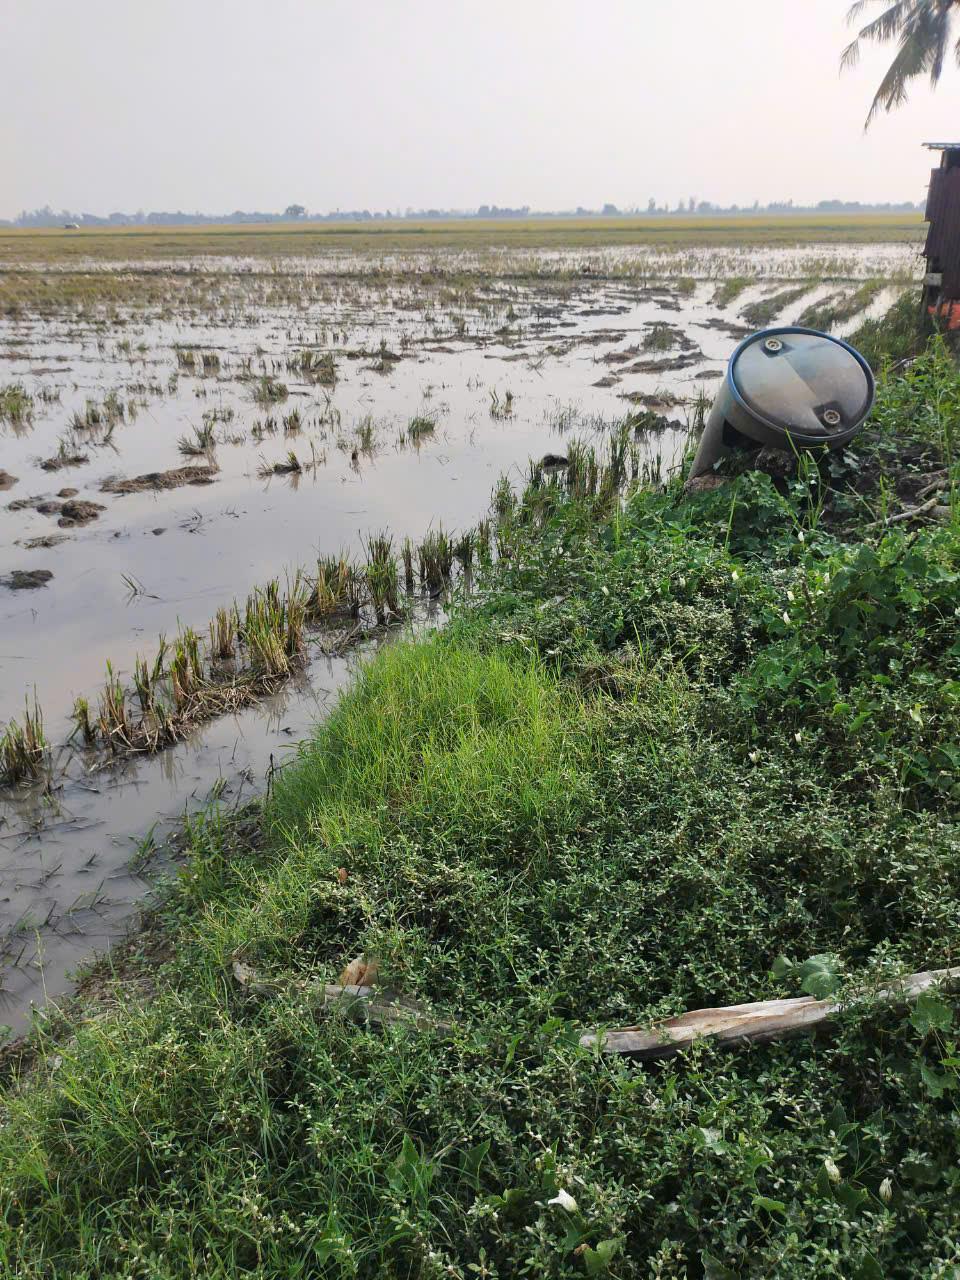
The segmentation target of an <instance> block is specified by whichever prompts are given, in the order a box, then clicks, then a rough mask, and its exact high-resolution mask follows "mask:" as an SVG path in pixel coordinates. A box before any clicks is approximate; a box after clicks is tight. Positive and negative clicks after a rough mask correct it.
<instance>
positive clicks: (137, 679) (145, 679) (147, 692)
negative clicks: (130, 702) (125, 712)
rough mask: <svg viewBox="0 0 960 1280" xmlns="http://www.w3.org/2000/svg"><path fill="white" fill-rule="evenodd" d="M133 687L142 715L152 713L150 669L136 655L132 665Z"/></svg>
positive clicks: (152, 691) (152, 697) (152, 695)
mask: <svg viewBox="0 0 960 1280" xmlns="http://www.w3.org/2000/svg"><path fill="white" fill-rule="evenodd" d="M133 687H134V691H135V692H136V695H137V701H138V702H139V703H140V710H141V711H142V712H143V714H144V715H149V714H150V713H151V712H152V711H153V704H154V688H153V679H152V672H151V669H150V668H149V667H148V666H147V664H146V662H145V660H144V659H143V658H141V657H140V655H139V654H138V655H137V657H136V659H135V660H134V664H133Z"/></svg>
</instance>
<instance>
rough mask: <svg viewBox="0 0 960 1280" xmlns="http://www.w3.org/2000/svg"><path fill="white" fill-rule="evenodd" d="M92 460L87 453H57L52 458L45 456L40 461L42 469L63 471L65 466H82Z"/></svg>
mask: <svg viewBox="0 0 960 1280" xmlns="http://www.w3.org/2000/svg"><path fill="white" fill-rule="evenodd" d="M89 461H90V455H89V454H87V453H55V454H54V455H53V457H52V458H44V460H43V461H42V462H41V463H40V469H41V470H42V471H62V470H63V468H64V467H82V466H83V464H84V463H85V462H89Z"/></svg>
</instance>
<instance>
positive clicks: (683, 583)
mask: <svg viewBox="0 0 960 1280" xmlns="http://www.w3.org/2000/svg"><path fill="white" fill-rule="evenodd" d="M680 585H681V587H685V586H686V585H687V580H686V578H681V579H680Z"/></svg>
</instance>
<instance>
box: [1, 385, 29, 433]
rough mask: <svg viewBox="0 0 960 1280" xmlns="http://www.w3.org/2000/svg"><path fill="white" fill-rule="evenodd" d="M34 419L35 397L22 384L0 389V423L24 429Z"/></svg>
mask: <svg viewBox="0 0 960 1280" xmlns="http://www.w3.org/2000/svg"><path fill="white" fill-rule="evenodd" d="M32 417H33V396H32V395H31V394H30V392H29V391H28V390H27V389H26V387H25V386H24V385H23V383H22V382H11V383H8V384H7V386H5V387H0V422H9V423H10V425H11V426H13V427H22V426H26V424H27V423H28V422H29V421H30V419H31V418H32Z"/></svg>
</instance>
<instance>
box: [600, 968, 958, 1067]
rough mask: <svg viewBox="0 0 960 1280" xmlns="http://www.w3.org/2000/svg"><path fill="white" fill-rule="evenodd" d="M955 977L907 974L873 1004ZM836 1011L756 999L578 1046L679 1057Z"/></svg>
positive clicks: (604, 1034)
mask: <svg viewBox="0 0 960 1280" xmlns="http://www.w3.org/2000/svg"><path fill="white" fill-rule="evenodd" d="M956 978H960V967H957V968H954V969H929V970H925V971H924V972H923V973H911V974H910V975H909V976H908V977H905V978H900V979H898V981H897V982H896V983H894V984H893V985H892V986H889V987H884V988H883V989H882V990H880V991H878V992H876V993H875V994H874V995H873V999H875V1000H877V1001H879V1002H880V1003H881V1004H905V1003H908V1002H909V1001H911V1000H915V999H916V998H917V996H919V995H920V994H921V993H922V992H924V991H927V990H928V989H929V988H930V987H932V986H935V985H936V984H937V983H940V982H950V981H952V980H954V979H956ZM862 998H864V999H869V998H870V997H869V996H865V997H862ZM841 1008H842V1006H841V1005H840V1004H838V1003H836V1002H835V1001H833V1000H815V999H814V998H813V997H812V996H800V997H797V998H794V999H790V1000H758V1001H755V1002H754V1003H752V1004H734V1005H728V1006H727V1007H726V1008H722V1009H695V1010H693V1012H691V1013H684V1014H682V1015H681V1016H680V1017H679V1018H669V1019H667V1020H666V1021H664V1022H657V1023H654V1024H653V1025H652V1026H651V1027H650V1028H649V1029H646V1028H643V1027H619V1028H617V1029H615V1030H611V1031H589V1032H587V1034H586V1035H583V1036H581V1037H580V1043H581V1045H583V1047H584V1048H588V1049H589V1048H596V1047H599V1048H600V1049H601V1050H602V1052H604V1053H620V1054H630V1055H632V1056H633V1057H637V1058H662V1057H666V1056H668V1055H670V1054H674V1053H679V1052H680V1050H681V1049H685V1048H688V1047H689V1046H690V1045H691V1044H693V1042H694V1041H695V1040H698V1039H700V1038H701V1037H703V1038H708V1039H711V1040H715V1041H716V1042H717V1044H723V1045H732V1046H738V1045H741V1044H744V1043H754V1044H763V1043H764V1042H765V1041H768V1040H778V1039H780V1038H781V1037H783V1036H790V1035H796V1034H797V1033H798V1032H800V1031H804V1030H806V1029H807V1028H808V1027H815V1026H817V1024H818V1023H820V1022H823V1021H825V1019H827V1018H830V1017H832V1016H833V1015H834V1014H836V1013H839V1012H840V1009H841Z"/></svg>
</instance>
